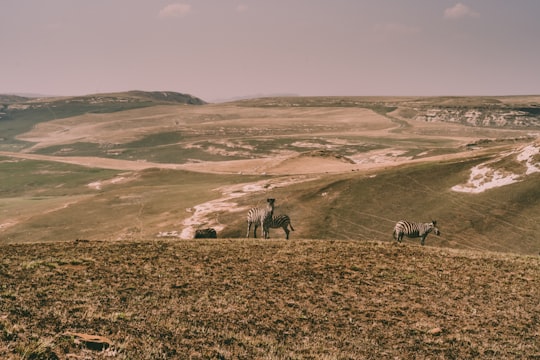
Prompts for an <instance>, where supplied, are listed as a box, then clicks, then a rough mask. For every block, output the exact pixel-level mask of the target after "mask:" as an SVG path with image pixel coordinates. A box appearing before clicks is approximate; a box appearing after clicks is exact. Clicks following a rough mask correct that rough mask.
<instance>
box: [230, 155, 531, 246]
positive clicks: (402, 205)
mask: <svg viewBox="0 0 540 360" xmlns="http://www.w3.org/2000/svg"><path fill="white" fill-rule="evenodd" d="M484 160H485V159H484V158H479V159H471V160H466V161H455V162H443V163H439V164H430V163H428V164H421V165H413V166H405V167H402V168H399V169H393V170H389V171H383V172H380V173H377V174H367V175H366V174H355V173H350V174H342V175H339V176H338V175H328V176H323V177H321V178H320V179H318V180H314V181H310V182H305V183H301V184H297V185H291V186H288V187H286V188H279V189H274V190H270V191H267V192H266V193H265V194H264V195H263V196H261V195H259V194H257V195H254V196H251V197H246V198H245V200H244V201H242V202H240V204H244V202H245V204H246V205H247V204H249V203H256V202H257V201H260V199H261V198H263V197H265V196H268V197H275V198H276V199H277V201H276V210H275V212H276V213H282V212H284V213H287V214H289V215H290V216H291V219H292V223H293V226H294V227H295V230H296V231H295V232H294V233H292V235H291V236H292V237H293V238H314V239H351V240H353V239H355V240H379V241H391V240H392V230H393V226H394V224H395V223H396V221H398V220H400V219H408V220H411V221H421V222H430V221H431V220H438V223H439V227H440V230H441V232H442V234H441V236H440V237H437V236H435V235H429V236H428V239H427V241H426V244H427V245H431V246H441V247H452V248H461V249H477V250H492V251H503V252H517V253H523V254H538V253H539V252H540V243H539V242H538V233H539V232H540V225H539V224H538V222H537V220H536V219H538V217H539V216H540V188H539V187H538V181H539V180H540V174H538V175H535V176H530V177H529V178H528V179H527V180H525V181H523V182H520V183H516V184H512V185H510V186H507V187H501V188H497V189H492V190H489V191H487V192H484V193H480V194H468V193H457V192H454V191H452V190H451V187H452V186H454V185H456V184H459V183H461V182H463V181H464V180H465V179H467V177H468V176H469V170H470V168H471V167H472V166H474V165H476V164H478V163H480V162H482V161H484ZM222 221H224V222H227V223H230V224H231V226H230V227H227V228H226V229H225V230H224V233H223V236H231V237H236V236H244V233H245V230H244V228H245V221H244V219H243V217H238V216H236V217H235V216H232V215H229V216H228V217H227V215H223V219H222ZM271 236H272V237H277V238H280V237H283V236H284V235H283V231H282V230H281V229H274V230H272V231H271ZM406 241H411V242H416V243H418V242H419V241H418V240H406Z"/></svg>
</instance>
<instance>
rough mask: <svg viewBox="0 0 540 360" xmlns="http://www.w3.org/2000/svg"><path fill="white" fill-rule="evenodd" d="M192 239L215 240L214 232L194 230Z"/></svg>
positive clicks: (211, 230)
mask: <svg viewBox="0 0 540 360" xmlns="http://www.w3.org/2000/svg"><path fill="white" fill-rule="evenodd" d="M194 239H217V233H216V230H215V229H213V228H207V229H198V230H195V237H194Z"/></svg>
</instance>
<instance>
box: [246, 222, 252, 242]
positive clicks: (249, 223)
mask: <svg viewBox="0 0 540 360" xmlns="http://www.w3.org/2000/svg"><path fill="white" fill-rule="evenodd" d="M250 231H251V222H249V221H248V231H247V235H246V237H247V238H249V232H250Z"/></svg>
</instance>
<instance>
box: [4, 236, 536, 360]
mask: <svg viewBox="0 0 540 360" xmlns="http://www.w3.org/2000/svg"><path fill="white" fill-rule="evenodd" d="M0 250H1V251H2V254H3V255H2V259H1V260H0V281H1V284H2V285H1V288H0V299H1V301H0V357H2V358H5V359H72V358H92V359H102V358H103V359H105V358H107V359H109V358H114V359H135V358H136V359H170V358H186V359H187V358H190V359H255V358H257V359H290V358H294V359H381V358H385V359H395V358H399V359H413V358H414V359H433V358H438V359H468V358H476V359H536V358H538V357H539V356H540V346H539V344H540V341H539V336H540V334H539V332H538V329H539V326H540V318H539V317H538V314H539V313H540V308H539V303H538V295H539V293H538V289H539V288H540V272H539V269H540V266H539V265H540V263H539V261H538V258H537V257H519V256H510V255H501V254H492V253H491V254H490V253H475V252H461V251H451V250H440V249H439V250H438V249H433V248H428V247H424V248H421V247H418V246H411V245H407V244H405V245H400V246H398V245H395V244H388V243H377V242H365V241H333V240H331V241H291V242H284V241H260V240H249V241H246V240H215V241H193V240H190V241H163V240H160V241H146V242H132V241H124V242H57V243H49V244H18V245H1V246H0ZM89 336H93V337H94V338H95V337H96V336H99V337H98V338H97V339H95V340H94V342H89V341H84V339H87V338H88V337H89Z"/></svg>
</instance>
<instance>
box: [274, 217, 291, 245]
mask: <svg viewBox="0 0 540 360" xmlns="http://www.w3.org/2000/svg"><path fill="white" fill-rule="evenodd" d="M289 226H290V227H291V230H292V231H294V228H293V227H292V224H291V219H290V218H289V216H288V215H285V214H283V215H278V216H274V217H272V222H271V223H270V225H269V227H270V228H271V229H277V228H283V230H284V231H285V236H286V238H287V240H289V232H290V231H289V228H288V227H289Z"/></svg>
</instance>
